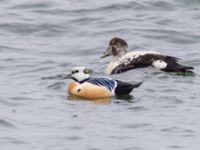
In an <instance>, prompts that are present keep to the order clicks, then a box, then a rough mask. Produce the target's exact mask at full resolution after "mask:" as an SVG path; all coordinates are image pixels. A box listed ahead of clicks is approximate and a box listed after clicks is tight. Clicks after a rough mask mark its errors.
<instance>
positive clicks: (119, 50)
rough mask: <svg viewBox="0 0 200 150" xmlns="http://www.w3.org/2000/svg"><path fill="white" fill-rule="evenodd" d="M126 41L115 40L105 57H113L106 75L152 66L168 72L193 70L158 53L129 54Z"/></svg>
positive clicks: (112, 41)
mask: <svg viewBox="0 0 200 150" xmlns="http://www.w3.org/2000/svg"><path fill="white" fill-rule="evenodd" d="M127 47H128V45H127V43H126V41H124V40H122V39H119V38H113V39H111V41H110V44H109V47H108V49H107V50H106V52H105V53H104V56H103V57H106V56H109V55H113V59H112V61H111V62H110V63H109V64H108V66H107V69H106V73H107V74H117V73H121V72H125V71H128V70H131V69H135V68H142V67H148V66H152V67H155V68H158V69H160V70H162V71H166V72H183V73H184V72H187V71H190V70H191V69H193V67H191V66H183V65H181V64H179V63H178V61H179V59H178V58H176V57H173V56H167V55H164V54H161V53H159V52H156V51H131V52H127V50H126V48H127Z"/></svg>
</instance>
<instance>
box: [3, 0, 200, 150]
mask: <svg viewBox="0 0 200 150" xmlns="http://www.w3.org/2000/svg"><path fill="white" fill-rule="evenodd" d="M115 36H117V37H121V38H123V39H126V40H127V42H128V44H129V49H130V50H135V49H139V50H156V51H159V52H162V53H165V54H168V55H172V56H176V57H179V58H181V59H182V62H181V63H183V64H186V65H191V66H194V67H195V73H196V75H195V76H189V77H184V76H175V75H171V74H167V73H164V72H161V71H159V70H156V69H153V68H145V69H138V70H133V71H129V72H126V73H123V74H119V75H114V76H113V78H117V79H121V80H124V81H143V85H142V86H141V87H140V88H138V89H136V90H135V91H133V92H132V93H131V95H132V97H131V96H130V97H128V98H123V97H117V98H111V99H102V100H98V101H89V100H83V99H78V98H75V97H73V96H70V95H68V93H67V92H66V88H67V85H68V84H69V82H70V81H69V80H61V79H60V78H52V77H55V76H59V75H62V74H65V73H69V71H70V69H71V68H72V67H73V66H77V65H84V66H87V67H89V68H92V69H94V70H95V73H94V75H95V76H101V77H102V76H106V75H105V73H104V72H105V68H106V65H107V64H108V62H109V61H110V60H111V58H107V59H100V56H101V54H102V53H103V51H104V50H105V49H106V48H107V46H108V43H109V40H110V39H111V38H112V37H115ZM199 72H200V1H199V0H165V1H164V0H163V1H161V0H140V1H139V0H110V1H105V0H104V1H103V0H97V1H91V0H57V1H53V0H43V1H41V0H34V1H27V0H18V1H14V0H10V1H8V0H1V1H0V84H1V85H0V149H1V150H13V149H20V150H32V149H34V150H83V149H84V150H86V149H87V150H114V149H116V150H179V149H180V150H199V149H200V144H199V142H200V115H199V114H200V75H199Z"/></svg>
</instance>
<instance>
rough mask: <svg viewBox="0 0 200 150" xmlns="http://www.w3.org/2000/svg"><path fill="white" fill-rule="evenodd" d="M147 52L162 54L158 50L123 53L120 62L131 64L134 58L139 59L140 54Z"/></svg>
mask: <svg viewBox="0 0 200 150" xmlns="http://www.w3.org/2000/svg"><path fill="white" fill-rule="evenodd" d="M146 54H160V53H158V52H156V51H132V52H129V53H126V54H125V55H123V56H122V57H121V58H120V59H119V60H118V62H119V64H122V63H125V64H129V62H131V61H132V60H133V59H137V58H138V57H139V56H142V55H146Z"/></svg>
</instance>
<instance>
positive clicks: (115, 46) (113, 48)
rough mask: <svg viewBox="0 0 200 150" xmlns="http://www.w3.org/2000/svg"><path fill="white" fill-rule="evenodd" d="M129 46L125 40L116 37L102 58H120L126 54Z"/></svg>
mask: <svg viewBox="0 0 200 150" xmlns="http://www.w3.org/2000/svg"><path fill="white" fill-rule="evenodd" d="M127 47H128V44H127V43H126V41H125V40H123V39H120V38H117V37H114V38H112V39H111V40H110V43H109V46H108V48H107V49H106V51H105V52H104V53H103V56H101V58H104V57H107V56H110V55H113V56H115V57H120V56H121V55H123V54H125V53H126V49H127Z"/></svg>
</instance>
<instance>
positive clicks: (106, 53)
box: [101, 47, 110, 58]
mask: <svg viewBox="0 0 200 150" xmlns="http://www.w3.org/2000/svg"><path fill="white" fill-rule="evenodd" d="M109 49H110V47H108V48H107V49H106V51H105V52H104V53H103V55H102V56H101V58H105V57H108V56H110V50H109Z"/></svg>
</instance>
